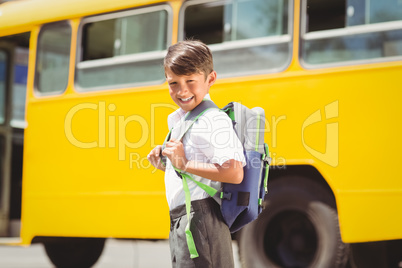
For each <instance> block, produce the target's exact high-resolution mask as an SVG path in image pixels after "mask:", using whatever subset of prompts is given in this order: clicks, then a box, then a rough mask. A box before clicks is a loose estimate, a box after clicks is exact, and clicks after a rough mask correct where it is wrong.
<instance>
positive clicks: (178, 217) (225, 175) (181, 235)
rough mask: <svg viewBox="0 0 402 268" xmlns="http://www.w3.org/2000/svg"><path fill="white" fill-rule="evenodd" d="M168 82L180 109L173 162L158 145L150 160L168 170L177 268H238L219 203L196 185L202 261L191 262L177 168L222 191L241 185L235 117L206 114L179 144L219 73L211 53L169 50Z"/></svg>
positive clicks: (186, 47) (170, 150)
mask: <svg viewBox="0 0 402 268" xmlns="http://www.w3.org/2000/svg"><path fill="white" fill-rule="evenodd" d="M164 68H165V75H166V80H167V82H168V85H169V94H170V97H171V98H172V100H173V101H174V102H175V103H176V104H177V105H178V106H179V107H180V108H179V109H178V110H176V111H175V112H174V113H172V114H170V115H169V116H168V126H169V129H172V136H171V137H172V138H171V139H170V140H169V141H168V142H167V143H166V147H165V149H164V150H163V152H162V155H163V156H166V157H167V158H168V160H167V163H166V167H165V166H164V165H162V163H161V159H160V150H161V146H160V145H159V146H156V147H155V148H154V149H153V150H152V151H151V152H150V153H149V155H148V160H149V161H150V162H151V164H152V165H153V166H155V167H156V168H158V169H160V170H162V171H165V185H166V197H167V201H168V205H169V209H170V218H171V228H170V234H169V243H170V250H171V259H172V265H173V267H202V268H204V267H219V268H225V267H230V268H231V267H233V266H234V264H233V252H232V243H231V236H230V231H229V228H228V227H227V225H226V224H225V222H224V220H223V218H222V214H221V212H220V200H219V199H215V198H210V197H209V196H208V194H207V193H206V192H204V190H202V189H201V188H199V187H198V186H197V185H196V184H195V183H194V182H191V181H190V182H188V185H189V189H190V194H191V211H192V215H191V216H192V220H191V226H190V230H191V232H192V234H193V237H194V241H195V245H196V248H197V251H198V254H199V257H197V258H194V259H191V258H190V254H189V250H188V247H187V242H186V234H185V227H186V225H187V218H186V209H185V195H184V190H183V185H182V179H181V178H180V177H179V176H178V175H177V173H176V171H175V169H174V167H176V168H177V169H180V170H181V171H182V172H183V173H187V174H191V176H192V177H193V178H194V179H195V180H198V181H200V182H202V183H204V184H207V185H209V186H211V187H213V188H215V189H217V190H219V189H220V187H221V182H225V183H240V182H241V181H242V179H243V166H244V165H245V159H244V155H243V147H242V145H241V143H240V141H239V139H238V138H237V136H236V134H235V133H234V130H233V126H232V122H231V120H230V118H229V117H228V116H227V115H226V114H225V113H223V112H222V111H219V110H218V109H210V110H208V111H207V112H205V113H204V114H203V115H202V116H201V117H200V118H199V119H198V120H197V121H196V122H195V123H194V124H193V126H192V127H191V129H190V130H189V131H188V132H187V133H186V135H185V136H184V138H183V139H182V140H178V139H177V137H179V133H180V131H181V129H182V128H183V127H184V118H185V115H186V114H187V113H188V112H190V111H192V110H193V109H194V108H195V107H197V106H198V105H199V104H200V103H201V102H202V101H203V100H204V99H210V97H209V94H208V93H209V89H210V87H211V86H212V85H213V84H214V83H215V81H216V78H217V74H216V72H215V71H214V70H213V60H212V54H211V51H210V50H209V48H208V47H207V46H206V45H205V44H203V43H202V42H199V41H182V42H179V43H177V44H175V45H173V46H171V47H169V49H168V53H167V55H166V57H165V60H164Z"/></svg>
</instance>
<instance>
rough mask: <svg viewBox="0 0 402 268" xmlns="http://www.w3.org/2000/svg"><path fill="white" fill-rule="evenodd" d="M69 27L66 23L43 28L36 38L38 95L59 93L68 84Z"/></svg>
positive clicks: (36, 85) (36, 84)
mask: <svg viewBox="0 0 402 268" xmlns="http://www.w3.org/2000/svg"><path fill="white" fill-rule="evenodd" d="M70 47H71V27H70V25H69V24H67V23H55V24H48V25H45V26H43V28H42V29H41V31H40V33H39V38H38V52H37V62H36V73H35V88H36V90H37V91H38V92H40V93H44V94H46V93H61V92H63V91H64V90H65V89H66V87H67V83H68V68H69V62H70Z"/></svg>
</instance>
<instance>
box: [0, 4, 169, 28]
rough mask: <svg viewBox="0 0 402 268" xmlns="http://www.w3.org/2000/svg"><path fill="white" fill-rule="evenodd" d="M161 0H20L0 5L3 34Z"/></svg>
mask: <svg viewBox="0 0 402 268" xmlns="http://www.w3.org/2000/svg"><path fill="white" fill-rule="evenodd" d="M160 2H164V1H162V0H118V1H116V0H115V1H112V0H95V1H93V0H19V1H11V2H5V3H3V4H0V35H1V36H4V35H11V34H15V33H20V32H24V31H29V30H30V29H31V28H32V27H33V26H36V25H40V24H43V23H48V22H54V21H61V20H66V19H73V18H79V17H84V16H89V15H93V14H99V13H105V12H111V11H116V10H121V9H127V8H133V7H136V6H143V5H151V4H155V3H160Z"/></svg>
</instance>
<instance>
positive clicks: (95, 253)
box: [44, 237, 105, 268]
mask: <svg viewBox="0 0 402 268" xmlns="http://www.w3.org/2000/svg"><path fill="white" fill-rule="evenodd" d="M44 246H45V250H46V254H47V256H48V257H49V259H50V260H51V261H52V263H53V264H54V265H55V266H56V267H57V268H72V267H74V268H89V267H91V266H92V265H94V264H95V263H96V261H97V260H98V259H99V257H100V255H101V254H102V251H103V248H104V246H105V238H70V237H66V238H64V237H63V238H58V239H57V240H53V241H49V242H44Z"/></svg>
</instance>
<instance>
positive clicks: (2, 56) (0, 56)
mask: <svg viewBox="0 0 402 268" xmlns="http://www.w3.org/2000/svg"><path fill="white" fill-rule="evenodd" d="M6 77H7V53H6V52H5V51H3V50H0V124H4V121H5V119H6V118H5V117H6V115H5V105H4V104H5V99H6V96H5V93H6V86H7V85H6Z"/></svg>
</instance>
